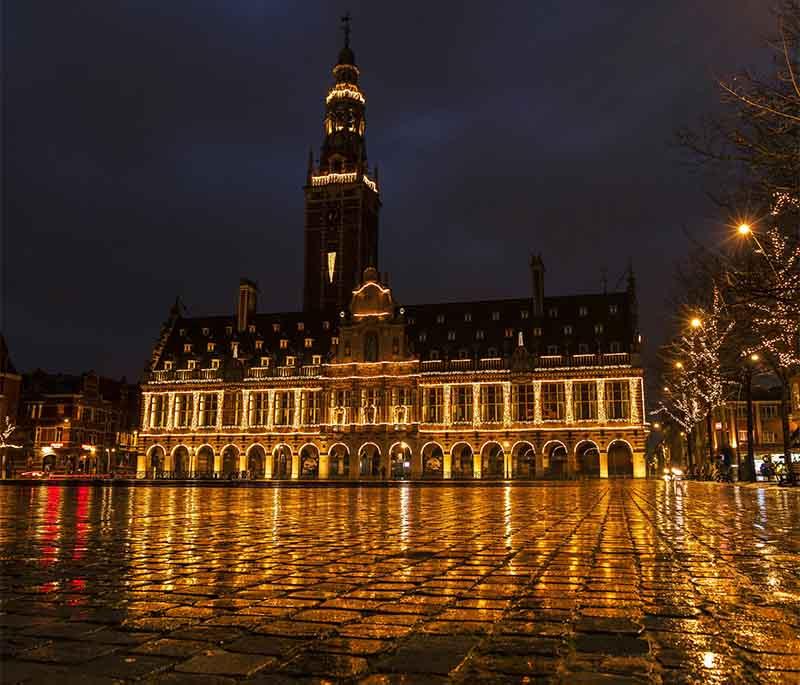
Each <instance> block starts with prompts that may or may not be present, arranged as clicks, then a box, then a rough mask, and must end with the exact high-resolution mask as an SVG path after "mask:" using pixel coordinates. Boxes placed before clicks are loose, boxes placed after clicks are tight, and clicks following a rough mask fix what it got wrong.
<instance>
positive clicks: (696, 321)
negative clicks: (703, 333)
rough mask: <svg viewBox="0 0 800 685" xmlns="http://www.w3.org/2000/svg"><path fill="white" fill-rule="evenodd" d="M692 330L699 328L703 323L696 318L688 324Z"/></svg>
mask: <svg viewBox="0 0 800 685" xmlns="http://www.w3.org/2000/svg"><path fill="white" fill-rule="evenodd" d="M689 323H690V324H691V326H692V328H700V326H702V325H703V322H702V321H701V320H700V319H699V318H697V317H696V316H695V317H694V318H693V319H692V320H691V321H690V322H689Z"/></svg>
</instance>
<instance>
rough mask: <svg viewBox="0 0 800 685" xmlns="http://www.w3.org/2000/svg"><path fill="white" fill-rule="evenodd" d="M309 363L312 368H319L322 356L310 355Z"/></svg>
mask: <svg viewBox="0 0 800 685" xmlns="http://www.w3.org/2000/svg"><path fill="white" fill-rule="evenodd" d="M311 363H312V364H313V365H314V366H319V365H320V364H322V355H321V354H312V355H311Z"/></svg>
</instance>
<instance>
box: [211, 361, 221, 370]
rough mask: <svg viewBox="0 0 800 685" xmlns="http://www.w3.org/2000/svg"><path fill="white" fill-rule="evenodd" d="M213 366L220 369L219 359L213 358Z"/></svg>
mask: <svg viewBox="0 0 800 685" xmlns="http://www.w3.org/2000/svg"><path fill="white" fill-rule="evenodd" d="M211 368H212V369H218V368H219V359H212V360H211Z"/></svg>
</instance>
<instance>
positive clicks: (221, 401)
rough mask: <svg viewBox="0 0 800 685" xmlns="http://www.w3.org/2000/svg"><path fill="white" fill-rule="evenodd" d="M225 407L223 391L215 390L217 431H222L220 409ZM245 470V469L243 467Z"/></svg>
mask: <svg viewBox="0 0 800 685" xmlns="http://www.w3.org/2000/svg"><path fill="white" fill-rule="evenodd" d="M224 406H225V391H224V390H217V430H218V431H221V430H222V409H223V407H224ZM245 468H247V467H245Z"/></svg>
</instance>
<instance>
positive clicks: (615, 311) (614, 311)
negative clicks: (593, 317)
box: [608, 304, 619, 315]
mask: <svg viewBox="0 0 800 685" xmlns="http://www.w3.org/2000/svg"><path fill="white" fill-rule="evenodd" d="M608 313H609V314H612V315H613V314H619V307H618V306H617V305H615V304H610V305H608Z"/></svg>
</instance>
